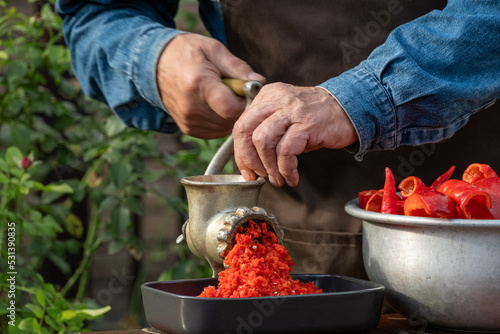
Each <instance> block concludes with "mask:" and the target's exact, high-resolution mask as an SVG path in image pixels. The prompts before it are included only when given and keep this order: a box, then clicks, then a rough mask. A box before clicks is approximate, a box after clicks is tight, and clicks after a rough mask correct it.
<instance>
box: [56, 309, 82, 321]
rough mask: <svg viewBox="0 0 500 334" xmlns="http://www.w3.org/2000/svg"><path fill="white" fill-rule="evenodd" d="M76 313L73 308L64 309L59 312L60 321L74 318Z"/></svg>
mask: <svg viewBox="0 0 500 334" xmlns="http://www.w3.org/2000/svg"><path fill="white" fill-rule="evenodd" d="M77 315H78V313H76V311H74V310H64V311H62V312H61V317H60V320H61V321H68V320H71V319H73V318H75V317H76V316H77Z"/></svg>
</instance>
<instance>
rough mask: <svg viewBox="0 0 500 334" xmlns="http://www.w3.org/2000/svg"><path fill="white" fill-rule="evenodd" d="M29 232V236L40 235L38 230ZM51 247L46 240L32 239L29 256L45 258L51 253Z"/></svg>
mask: <svg viewBox="0 0 500 334" xmlns="http://www.w3.org/2000/svg"><path fill="white" fill-rule="evenodd" d="M28 225H31V224H28ZM25 227H27V226H25ZM27 232H28V230H27ZM29 232H30V233H29V235H30V236H33V237H35V236H39V235H40V232H39V231H38V229H34V230H31V229H30V230H29ZM51 247H52V245H51V243H50V242H49V241H47V240H45V239H40V238H37V239H32V240H31V242H30V243H29V245H28V255H29V256H31V257H40V258H41V257H44V256H45V255H46V254H47V253H48V252H49V250H50V248H51Z"/></svg>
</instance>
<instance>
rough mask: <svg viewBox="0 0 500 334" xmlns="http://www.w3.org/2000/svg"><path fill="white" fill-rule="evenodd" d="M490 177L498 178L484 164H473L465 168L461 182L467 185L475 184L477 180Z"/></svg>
mask: <svg viewBox="0 0 500 334" xmlns="http://www.w3.org/2000/svg"><path fill="white" fill-rule="evenodd" d="M490 177H498V176H497V174H496V173H495V171H494V170H493V168H491V167H490V166H488V165H486V164H478V163H475V164H471V165H469V167H467V169H466V170H465V171H464V174H463V175H462V180H464V181H465V182H468V183H475V182H477V181H479V180H482V179H487V178H490Z"/></svg>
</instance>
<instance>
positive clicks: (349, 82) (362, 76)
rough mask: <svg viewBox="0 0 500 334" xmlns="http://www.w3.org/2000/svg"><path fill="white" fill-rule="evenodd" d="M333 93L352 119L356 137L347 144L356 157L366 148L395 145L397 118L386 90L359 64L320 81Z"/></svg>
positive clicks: (365, 151) (358, 158)
mask: <svg viewBox="0 0 500 334" xmlns="http://www.w3.org/2000/svg"><path fill="white" fill-rule="evenodd" d="M319 87H322V88H324V89H326V90H327V91H329V92H330V94H332V95H333V96H334V97H335V99H336V100H337V102H338V103H339V104H340V106H341V107H342V108H343V109H344V111H345V112H346V114H347V115H348V116H349V118H350V119H351V122H352V123H353V125H354V127H355V129H356V132H357V134H358V139H359V141H358V142H357V143H356V145H353V146H351V147H349V150H351V151H352V150H354V152H353V153H354V155H355V158H356V159H357V160H362V158H363V155H364V154H365V153H367V152H369V151H375V150H387V149H394V148H395V147H396V138H397V130H396V129H397V118H396V111H395V109H394V105H393V103H392V102H391V101H392V99H391V98H390V94H389V92H388V91H387V90H386V89H385V88H384V87H383V86H382V83H381V82H380V81H378V80H377V79H376V78H375V77H374V76H373V75H371V74H370V73H369V72H367V71H366V69H364V68H361V67H356V68H353V69H351V70H349V71H346V72H344V73H342V74H341V75H339V76H337V77H334V78H332V79H329V80H328V81H325V82H323V83H322V84H320V85H319Z"/></svg>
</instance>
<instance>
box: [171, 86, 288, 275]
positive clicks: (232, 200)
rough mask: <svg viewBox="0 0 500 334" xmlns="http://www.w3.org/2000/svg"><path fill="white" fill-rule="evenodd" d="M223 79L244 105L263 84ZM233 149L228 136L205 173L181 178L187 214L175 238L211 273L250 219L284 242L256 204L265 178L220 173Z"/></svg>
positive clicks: (217, 269) (218, 268) (269, 217)
mask: <svg viewBox="0 0 500 334" xmlns="http://www.w3.org/2000/svg"><path fill="white" fill-rule="evenodd" d="M225 83H226V84H227V85H228V86H229V87H231V88H232V89H233V90H234V91H235V92H236V93H237V94H239V95H243V94H244V95H245V96H246V98H247V107H248V105H249V104H250V103H251V101H252V100H253V98H254V97H255V95H257V93H258V91H259V89H260V87H262V85H261V84H260V83H259V82H257V81H247V82H244V81H241V80H232V79H229V80H227V81H225ZM242 93H243V94H242ZM233 152H234V151H233V140H232V136H229V137H228V139H227V140H226V141H225V142H224V144H223V145H222V146H221V147H220V148H219V150H218V151H217V152H216V154H215V155H214V157H213V158H212V161H211V162H210V164H209V166H208V167H207V170H206V172H205V175H199V176H191V177H185V178H183V179H182V180H181V183H182V185H183V186H184V188H185V189H186V195H187V201H188V208H189V212H188V214H189V218H188V220H187V221H186V222H185V223H184V225H183V226H182V234H181V235H180V236H179V237H178V238H177V242H181V241H183V240H186V242H187V244H188V247H189V249H190V250H191V251H192V252H193V254H195V255H196V256H198V257H201V258H204V259H206V260H207V261H208V263H209V264H210V266H211V267H212V270H213V277H217V276H218V274H219V272H220V271H222V270H223V269H224V268H225V267H224V256H225V255H226V254H227V252H228V251H229V250H231V248H232V246H233V241H234V236H235V234H236V232H237V230H238V229H239V228H240V226H243V225H245V224H246V223H248V221H249V220H254V221H258V222H265V223H267V224H268V225H269V226H270V227H271V229H272V230H273V231H274V232H275V234H276V237H277V238H278V242H279V243H280V244H282V243H283V230H282V229H281V227H280V226H279V223H278V221H277V219H276V217H274V216H273V215H272V214H269V213H267V211H266V210H264V209H263V208H260V207H258V206H257V202H258V198H259V193H260V190H261V188H262V185H263V184H264V183H265V182H266V180H265V179H263V178H258V179H257V180H254V181H248V182H247V181H245V180H244V179H243V177H242V176H241V175H223V174H221V173H222V169H223V168H224V166H225V165H226V163H227V162H228V161H229V159H230V158H231V157H232V156H233Z"/></svg>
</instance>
